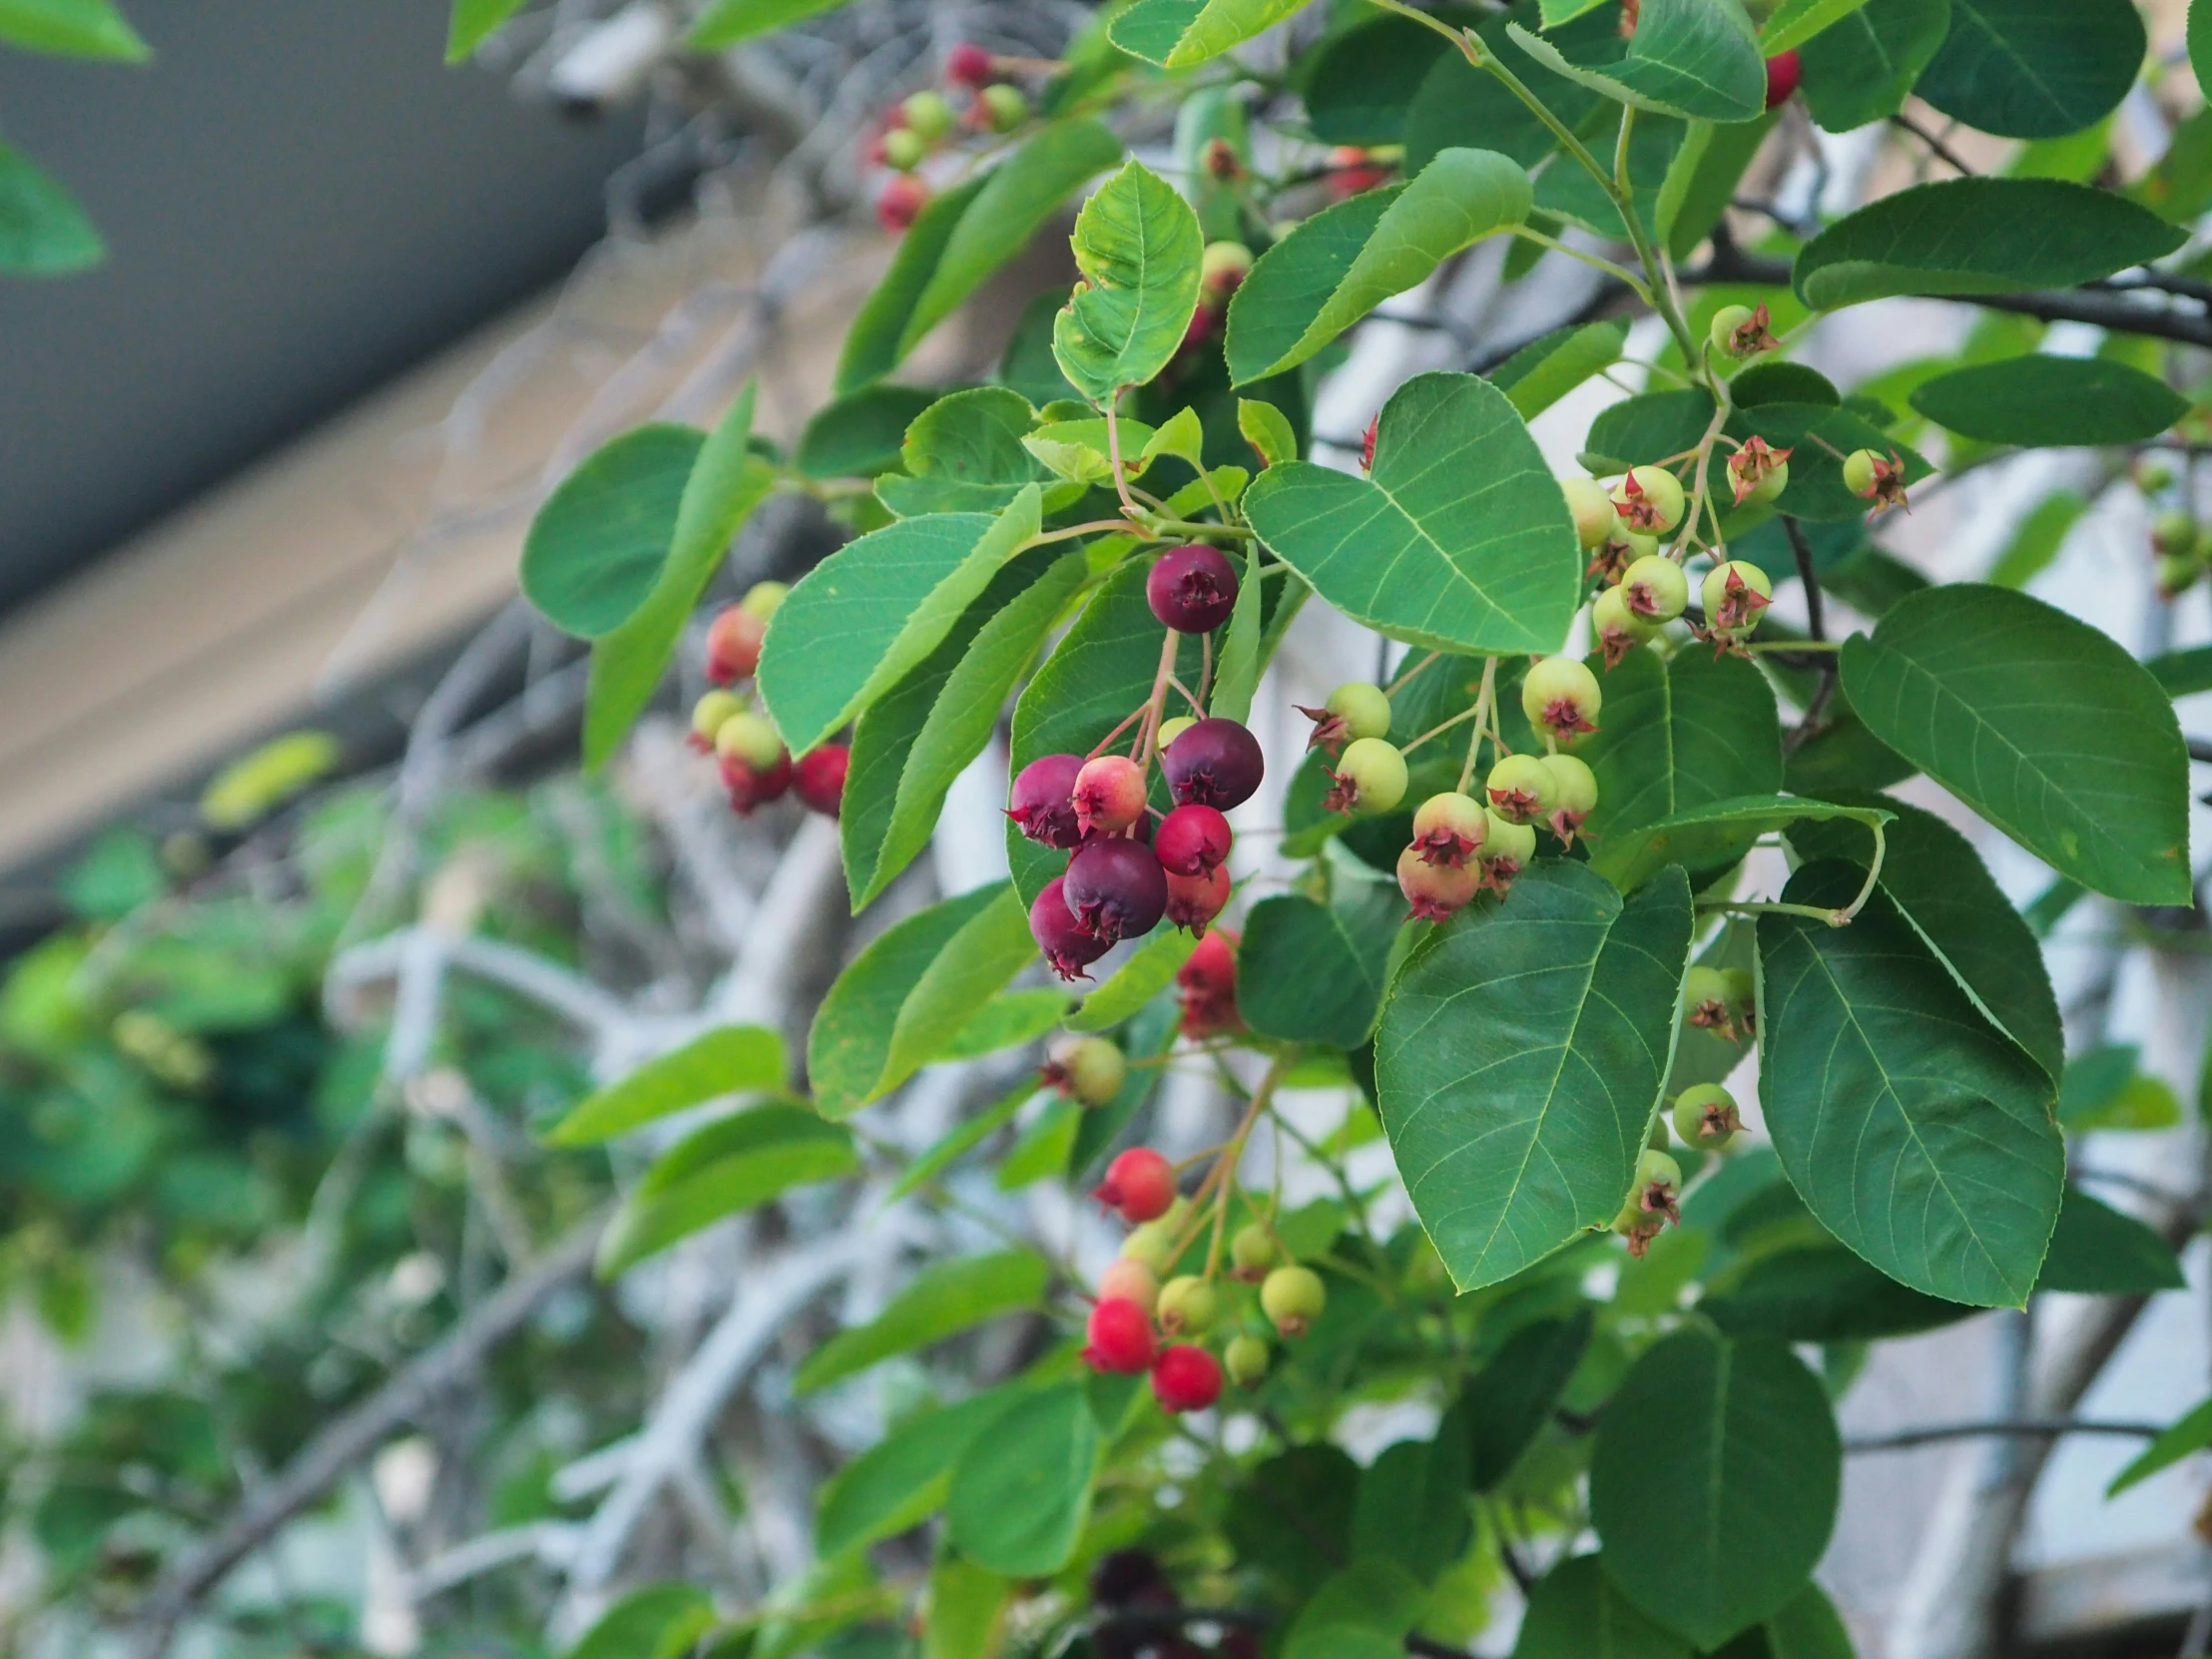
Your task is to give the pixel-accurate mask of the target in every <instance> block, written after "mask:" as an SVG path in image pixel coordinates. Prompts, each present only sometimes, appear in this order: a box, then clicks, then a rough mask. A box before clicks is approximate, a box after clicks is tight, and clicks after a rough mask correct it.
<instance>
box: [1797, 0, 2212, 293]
mask: <svg viewBox="0 0 2212 1659" xmlns="http://www.w3.org/2000/svg"><path fill="white" fill-rule="evenodd" d="M1954 3H1956V0H1954ZM2183 240H2184V233H2183V232H2182V231H2181V230H2180V229H2179V228H2178V227H2176V226H2172V225H2168V224H2167V223H2166V222H2165V221H2164V220H2162V219H2160V218H2159V217H2158V216H2157V215H2156V214H2154V213H2152V212H2151V211H2150V210H2149V209H2148V208H2142V207H2138V206H2136V204H2134V203H2133V202H2130V201H2128V200H2126V199H2125V198H2124V197H2119V196H2114V195H2112V194H2111V193H2110V192H2109V191H2101V190H2096V189H2093V188H2092V187H2090V186H2088V185H2069V184H2063V183H2060V182H2059V181H2057V180H2054V179H1948V180H1945V181H1943V182H1942V183H1940V184H1934V185H1916V186H1915V187H1913V188H1912V189H1911V190H1902V191H1899V192H1898V193H1897V194H1896V195H1895V196H1885V197H1883V198H1881V199H1880V200H1879V201H1876V202H1872V203H1870V204H1868V205H1867V206H1866V207H1864V208H1861V209H1860V210H1859V211H1858V212H1857V213H1855V214H1851V215H1849V216H1848V217H1846V218H1844V219H1840V220H1838V221H1837V222H1836V223H1835V224H1833V225H1831V226H1829V227H1828V229H1827V230H1825V231H1823V232H1822V233H1821V234H1820V235H1819V236H1817V237H1815V238H1814V239H1813V240H1812V241H1811V242H1809V243H1807V244H1806V245H1805V248H1804V250H1803V251H1802V252H1801V253H1800V254H1799V255H1798V257H1797V264H1796V266H1795V267H1794V268H1793V270H1792V272H1791V278H1790V279H1791V282H1792V284H1793V285H1794V286H1795V287H1796V289H1797V292H1798V296H1799V297H1800V298H1801V299H1803V300H1804V301H1805V302H1806V303H1807V304H1809V305H1812V306H1814V307H1816V308H1818V309H1821V310H1834V309H1836V308H1838V307H1839V306H1843V305H1856V304H1858V303H1860V302H1861V301H1862V300H1867V299H1882V298H1886V297H1888V296H1889V295H1891V294H1899V293H1947V294H1959V293H2004V292H2008V291H2010V290H2012V289H2015V288H2043V287H2072V286H2074V285H2075V284H2077V283H2080V282H2088V281H2094V280H2095V279H2096V278H2098V277H2109V276H2111V275H2112V274H2113V273H2114V272H2116V271H2125V270H2127V269H2128V268H2129V267H2130V266H2138V265H2144V264H2147V263H2148V262H2149V261H2152V260H2155V259H2159V258H2161V257H2163V256H2165V255H2167V254H2171V253H2172V252H2173V251H2174V250H2175V249H2177V248H2179V247H2180V246H2181V244H2182V242H2183Z"/></svg>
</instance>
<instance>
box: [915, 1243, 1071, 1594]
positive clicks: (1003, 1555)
mask: <svg viewBox="0 0 2212 1659" xmlns="http://www.w3.org/2000/svg"><path fill="white" fill-rule="evenodd" d="M1039 1266H1040V1267H1041V1266H1042V1264H1041V1263H1040V1264H1039ZM1039 1289H1040V1291H1041V1290H1042V1284H1041V1282H1040V1285H1039ZM1102 1450H1103V1440H1102V1437H1101V1435H1100V1433H1099V1429H1098V1419H1097V1418H1096V1417H1095V1416H1094V1415H1092V1413H1091V1404H1090V1400H1089V1398H1088V1396H1087V1395H1086V1394H1085V1392H1084V1388H1083V1385H1082V1384H1081V1383H1059V1384H1057V1385H1056V1386H1053V1387H1049V1388H1040V1389H1038V1390H1037V1391H1036V1392H1035V1393H1032V1394H1030V1395H1028V1396H1027V1397H1026V1398H1024V1399H1020V1400H1017V1401H1015V1403H1013V1404H1012V1405H1010V1406H1008V1407H1007V1408H1006V1410H1005V1411H1003V1412H1002V1413H1000V1414H999V1416H998V1417H997V1418H996V1419H995V1420H994V1421H993V1422H992V1423H991V1425H990V1432H989V1433H988V1434H980V1435H977V1436H976V1437H975V1438H974V1439H972V1440H970V1441H969V1442H968V1444H967V1447H966V1449H964V1450H963V1451H962V1452H961V1453H960V1458H959V1461H958V1462H956V1463H955V1464H954V1465H953V1468H952V1490H951V1493H950V1495H949V1496H948V1497H947V1499H946V1502H945V1522H946V1526H947V1528H948V1530H949V1533H950V1536H951V1539H952V1544H953V1547H954V1548H955V1549H957V1550H959V1552H960V1553H961V1554H962V1555H963V1556H965V1557H967V1559H969V1560H971V1561H975V1562H978V1563H980V1564H981V1565H983V1566H986V1567H989V1568H990V1569H991V1570H992V1571H994V1572H1002V1573H1005V1574H1007V1575H1008V1576H1009V1577H1014V1578H1043V1577H1046V1576H1048V1575H1050V1574H1052V1573H1055V1572H1058V1571H1059V1570H1060V1569H1061V1568H1062V1567H1064V1566H1066V1565H1067V1562H1068V1557H1069V1556H1071V1555H1073V1554H1074V1553H1075V1545H1076V1542H1077V1540H1078V1539H1079V1538H1080V1537H1081V1536H1082V1533H1083V1523H1084V1522H1085V1521H1086V1520H1088V1519H1089V1518H1090V1512H1091V1488H1092V1486H1093V1484H1094V1483H1095V1482H1096V1480H1097V1478H1098V1464H1099V1458H1100V1454H1101V1452H1102Z"/></svg>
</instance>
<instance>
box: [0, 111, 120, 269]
mask: <svg viewBox="0 0 2212 1659" xmlns="http://www.w3.org/2000/svg"><path fill="white" fill-rule="evenodd" d="M107 257H108V245H107V244H106V243H105V242H103V241H101V239H100V233H99V232H98V231H96V230H95V229H93V224H92V221H91V220H89V219H87V218H86V217H85V215H84V210H83V209H81V208H79V207H78V206H77V204H76V202H75V201H74V200H72V199H71V197H70V194H69V192H67V191H66V190H64V189H62V187H61V186H60V185H58V184H56V183H55V182H54V180H53V179H52V178H50V177H49V176H48V175H47V174H46V172H45V171H44V170H43V169H41V168H40V167H39V166H38V165H37V164H35V163H34V162H33V161H32V160H31V159H30V158H29V157H28V156H26V155H24V154H23V152H22V151H20V150H17V149H15V148H14V147H13V146H11V145H8V144H0V276H8V277H68V276H71V275H74V274H75V273H77V272H80V271H90V270H91V269H92V268H93V267H94V266H96V265H98V264H100V262H101V261H103V260H105V259H106V258H107Z"/></svg>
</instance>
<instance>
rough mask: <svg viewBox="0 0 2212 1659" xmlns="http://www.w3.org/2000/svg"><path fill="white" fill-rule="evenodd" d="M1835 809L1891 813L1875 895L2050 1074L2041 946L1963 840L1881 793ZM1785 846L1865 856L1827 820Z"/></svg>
mask: <svg viewBox="0 0 2212 1659" xmlns="http://www.w3.org/2000/svg"><path fill="white" fill-rule="evenodd" d="M1838 805H1840V806H1848V807H1868V808H1873V809H1877V810H1879V811H1882V812H1887V813H1888V814H1890V815H1891V817H1890V822H1889V823H1888V824H1887V825H1885V826H1884V827H1883V835H1884V838H1885V841H1886V843H1887V846H1888V852H1887V855H1886V856H1885V857H1884V859H1883V861H1882V890H1883V891H1884V892H1886V893H1888V894H1889V895H1890V899H1891V902H1892V903H1894V904H1896V905H1897V907H1898V911H1899V913H1900V914H1902V915H1903V916H1904V917H1905V919H1906V920H1907V921H1908V922H1909V923H1911V924H1912V927H1913V929H1914V931H1915V932H1917V933H1919V934H1920V936H1921V942H1922V943H1924V944H1926V945H1927V946H1928V947H1929V948H1930V949H1931V950H1933V951H1934V952H1935V953H1936V959H1937V960H1938V961H1940V962H1941V963H1942V964H1943V966H1944V967H1945V968H1947V969H1948V970H1949V971H1950V975H1951V977H1952V978H1953V979H1955V980H1957V981H1958V984H1959V988H1960V989H1962V990H1963V991H1965V993H1966V995H1967V996H1968V997H1970V998H1971V999H1972V1001H1973V1004H1974V1006H1975V1007H1976V1008H1978V1009H1979V1010H1980V1011H1981V1015H1982V1017H1983V1018H1984V1019H1986V1020H1988V1021H1989V1023H1990V1024H1992V1025H1994V1026H1995V1027H1996V1028H1997V1029H1998V1030H2000V1031H2002V1032H2004V1033H2005V1034H2006V1035H2007V1036H2009V1037H2010V1038H2011V1039H2012V1040H2013V1041H2014V1042H2016V1043H2018V1044H2019V1045H2020V1047H2021V1048H2023V1049H2025V1050H2026V1051H2027V1054H2028V1057H2029V1058H2030V1059H2032V1060H2033V1061H2034V1062H2035V1063H2036V1064H2037V1065H2039V1066H2041V1067H2042V1068H2043V1070H2044V1071H2045V1072H2047V1073H2048V1074H2049V1075H2050V1076H2051V1077H2053V1078H2056V1077H2058V1076H2059V1075H2060V1073H2061V1072H2062V1071H2063V1070H2064V1069H2065V1064H2066V1032H2065V1027H2064V1026H2063V1025H2062V1024H2061V1023H2060V1021H2059V1017H2058V998H2057V997H2056V996H2055V995H2054V994H2053V993H2052V991H2051V988H2050V975H2049V974H2048V973H2046V972H2045V971H2044V970H2043V952H2042V949H2041V947H2040V946H2039V945H2038V944H2037V943H2036V942H2035V935H2034V933H2033V932H2032V931H2031V930H2030V929H2029V927H2028V925H2027V922H2026V920H2025V919H2024V918H2023V917H2022V916H2021V915H2020V913H2019V912H2018V911H2017V910H2015V909H2014V908H2013V907H2012V902H2011V900H2010V899H2008V898H2006V897H2005V896H2004V891H2003V889H2002V888H2000V887H1999V886H1998V885H1997V884H1996V880H1995V878H1994V877H1992V876H1991V875H1990V874H1989V871H1988V869H1987V867H1986V866H1985V865H1983V863H1982V862H1981V855H1980V854H1979V853H1977V852H1976V851H1974V849H1973V843H1972V842H1970V841H1968V840H1967V839H1966V837H1965V836H1963V835H1961V834H1960V833H1959V832H1958V831H1957V830H1953V829H1952V828H1951V827H1950V826H1949V825H1947V824H1945V823H1944V822H1943V821H1942V820H1941V819H1939V818H1937V817H1936V815H1935V814H1934V813H1931V812H1928V811H1926V810H1924V809H1922V808H1919V807H1915V806H1912V805H1910V804H1908V803H1906V802H1902V801H1898V800H1894V799H1892V798H1891V797H1889V796H1886V795H1874V794H1866V795H1847V796H1845V797H1843V798H1842V799H1841V800H1840V801H1839V802H1838ZM1790 844H1791V847H1792V848H1793V849H1794V850H1795V851H1796V852H1797V854H1798V857H1799V858H1800V860H1801V861H1803V862H1806V863H1811V862H1813V861H1814V860H1815V859H1818V858H1842V859H1846V860H1848V861H1849V862H1851V863H1855V864H1857V865H1859V866H1860V867H1861V868H1865V867H1866V865H1867V862H1868V860H1869V858H1870V857H1871V856H1872V853H1873V848H1872V846H1871V845H1869V843H1868V840H1867V836H1866V834H1865V833H1864V832H1863V831H1862V830H1858V829H1857V828H1856V827H1854V826H1851V825H1848V824H1845V823H1842V822H1839V821H1835V820H1831V821H1829V822H1827V823H1816V822H1812V821H1804V822H1801V823H1799V824H1797V825H1794V826H1792V827H1791V830H1790Z"/></svg>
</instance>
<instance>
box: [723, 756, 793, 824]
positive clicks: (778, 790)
mask: <svg viewBox="0 0 2212 1659" xmlns="http://www.w3.org/2000/svg"><path fill="white" fill-rule="evenodd" d="M722 787H723V788H724V789H726V790H728V791H729V792H730V808H731V811H733V812H735V813H736V814H737V815H738V816H739V817H740V818H750V817H751V816H752V815H753V814H754V813H756V812H758V811H759V810H760V809H761V808H763V807H765V806H767V805H768V804H769V803H770V802H771V801H775V800H777V799H779V798H780V797H781V796H782V795H783V793H784V792H785V791H786V790H788V789H790V788H791V787H792V758H791V757H790V756H789V755H782V756H779V757H778V758H777V762H776V764H775V765H774V766H772V767H767V768H764V769H756V768H753V767H749V766H747V765H746V764H745V763H744V762H743V761H740V760H735V759H733V758H731V757H729V756H725V757H724V758H723V761H722Z"/></svg>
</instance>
